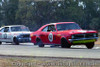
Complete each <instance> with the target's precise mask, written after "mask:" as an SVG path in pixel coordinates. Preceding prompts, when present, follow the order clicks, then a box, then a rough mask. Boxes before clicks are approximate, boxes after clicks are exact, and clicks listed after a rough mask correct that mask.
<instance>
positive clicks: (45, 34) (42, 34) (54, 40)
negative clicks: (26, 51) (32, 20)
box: [31, 22, 98, 45]
mask: <svg viewBox="0 0 100 67" xmlns="http://www.w3.org/2000/svg"><path fill="white" fill-rule="evenodd" d="M58 24H64V25H65V24H75V25H78V24H76V23H75V22H60V23H51V24H46V25H44V26H42V27H41V28H40V29H39V30H37V31H35V32H33V33H31V41H32V42H33V43H36V39H37V38H39V39H41V40H42V42H43V44H59V45H60V44H61V39H62V38H65V39H66V40H67V41H68V43H69V44H70V45H73V43H74V44H75V43H76V42H77V43H78V42H79V41H80V42H79V43H81V42H82V40H84V44H85V43H88V42H89V41H90V42H95V41H96V40H97V38H98V36H96V37H94V35H95V34H96V35H97V33H98V32H97V31H94V30H83V29H81V28H78V29H69V30H60V29H59V30H58V29H57V25H58ZM49 26H51V29H52V28H53V30H52V31H49ZM78 26H79V25H78ZM46 27H48V31H46ZM54 28H55V29H54ZM92 33H93V35H91V34H92ZM75 34H76V35H77V34H79V36H82V38H80V40H77V41H76V40H75V39H72V36H74V35H75ZM83 34H84V36H83ZM88 34H89V35H88ZM77 36H78V35H77ZM86 36H93V38H92V39H94V40H92V39H91V37H90V39H89V40H87V39H88V38H85V39H83V38H84V37H86ZM74 40H75V41H74ZM82 43H83V42H82Z"/></svg>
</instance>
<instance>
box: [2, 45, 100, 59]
mask: <svg viewBox="0 0 100 67" xmlns="http://www.w3.org/2000/svg"><path fill="white" fill-rule="evenodd" d="M0 55H13V56H40V57H72V58H95V59H100V47H97V46H95V47H94V48H93V49H87V48H86V47H85V46H80V45H78V46H72V47H71V48H70V49H67V48H61V47H50V46H47V45H46V46H45V47H44V48H40V47H38V46H34V45H33V44H32V43H24V44H20V45H13V44H6V43H3V44H2V45H0Z"/></svg>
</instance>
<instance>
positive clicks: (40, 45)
mask: <svg viewBox="0 0 100 67" xmlns="http://www.w3.org/2000/svg"><path fill="white" fill-rule="evenodd" d="M36 41H37V45H38V46H39V47H44V44H43V42H42V41H41V39H37V40H36Z"/></svg>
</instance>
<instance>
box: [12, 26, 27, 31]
mask: <svg viewBox="0 0 100 67" xmlns="http://www.w3.org/2000/svg"><path fill="white" fill-rule="evenodd" d="M11 31H12V32H18V31H29V29H28V28H27V27H25V26H17V27H11Z"/></svg>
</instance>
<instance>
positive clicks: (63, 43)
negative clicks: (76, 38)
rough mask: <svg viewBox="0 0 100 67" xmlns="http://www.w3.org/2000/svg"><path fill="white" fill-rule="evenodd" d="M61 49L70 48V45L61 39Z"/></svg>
mask: <svg viewBox="0 0 100 67" xmlns="http://www.w3.org/2000/svg"><path fill="white" fill-rule="evenodd" d="M61 47H62V48H70V47H71V45H70V44H69V43H68V41H67V40H66V39H65V38H63V39H61Z"/></svg>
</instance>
